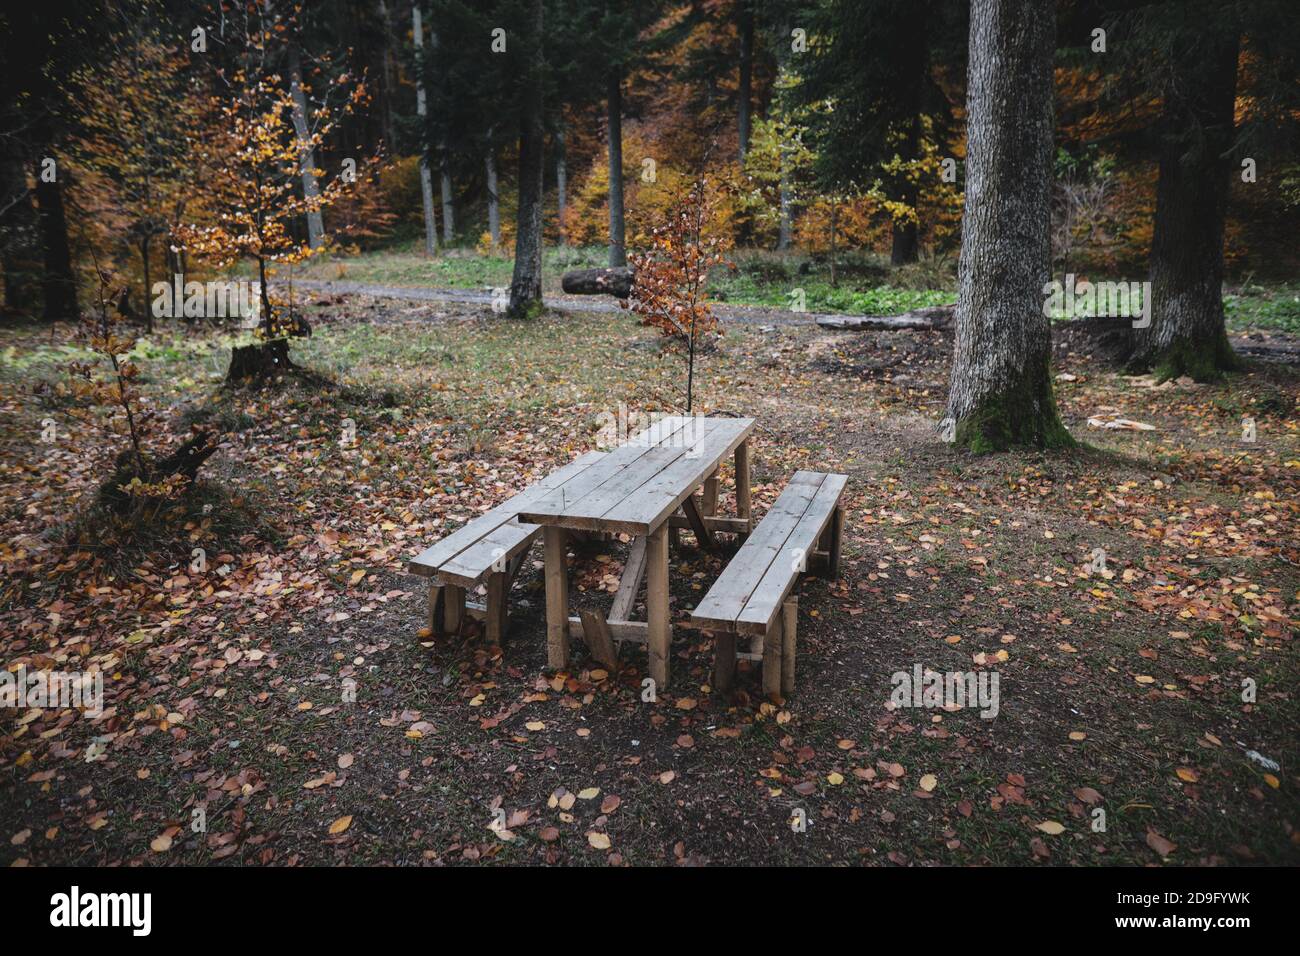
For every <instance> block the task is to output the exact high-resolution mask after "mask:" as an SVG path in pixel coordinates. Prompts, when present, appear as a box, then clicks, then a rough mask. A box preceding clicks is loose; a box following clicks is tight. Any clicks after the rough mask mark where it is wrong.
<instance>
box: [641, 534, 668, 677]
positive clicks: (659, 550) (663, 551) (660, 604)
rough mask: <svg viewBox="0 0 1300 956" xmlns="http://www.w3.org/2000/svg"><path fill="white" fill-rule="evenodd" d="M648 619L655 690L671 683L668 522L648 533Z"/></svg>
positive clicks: (646, 603)
mask: <svg viewBox="0 0 1300 956" xmlns="http://www.w3.org/2000/svg"><path fill="white" fill-rule="evenodd" d="M645 592H646V594H645V610H646V621H647V623H648V624H649V625H650V627H649V635H648V642H647V643H648V650H649V652H650V677H651V679H652V680H653V681H654V682H655V690H656V692H659V691H663V690H664V689H665V688H666V687H667V686H668V655H669V653H670V651H671V648H672V643H673V626H672V621H670V620H669V618H668V522H666V521H665V522H664V523H663V524H661V525H660V526H659V527H658V528H656V529H655V530H654V531H652V532H650V534H649V535H648V536H647V537H646V588H645Z"/></svg>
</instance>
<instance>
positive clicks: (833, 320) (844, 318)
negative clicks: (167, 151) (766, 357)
mask: <svg viewBox="0 0 1300 956" xmlns="http://www.w3.org/2000/svg"><path fill="white" fill-rule="evenodd" d="M956 308H957V307H956V306H955V305H931V306H926V307H925V308H923V309H913V310H912V311H911V312H904V313H903V314H902V315H823V316H821V317H820V318H819V319H818V320H817V324H818V325H820V326H822V327H823V328H826V329H849V330H852V331H856V332H905V331H911V330H915V329H921V330H929V329H946V328H948V327H949V326H950V325H951V324H952V320H953V314H954V312H955V311H956Z"/></svg>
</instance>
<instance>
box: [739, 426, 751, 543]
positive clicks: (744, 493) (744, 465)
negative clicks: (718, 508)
mask: <svg viewBox="0 0 1300 956" xmlns="http://www.w3.org/2000/svg"><path fill="white" fill-rule="evenodd" d="M736 516H737V517H739V518H744V519H746V521H747V522H748V523H749V527H750V529H751V530H752V529H753V527H754V521H753V519H752V518H751V517H750V498H749V439H748V438H746V439H745V440H744V441H742V442H741V443H740V444H739V445H737V446H736ZM747 537H749V535H748V534H742V535H739V538H740V540H741V541H744V540H745V538H747Z"/></svg>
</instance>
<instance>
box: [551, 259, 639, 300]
mask: <svg viewBox="0 0 1300 956" xmlns="http://www.w3.org/2000/svg"><path fill="white" fill-rule="evenodd" d="M560 288H562V289H563V290H564V291H565V292H567V293H568V294H569V295H612V296H614V297H615V298H619V299H626V298H627V297H628V296H629V295H630V294H631V292H632V270H631V269H628V268H626V267H621V268H615V269H574V270H573V271H572V272H566V273H565V274H564V278H563V279H561V280H560Z"/></svg>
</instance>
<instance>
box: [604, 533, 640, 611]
mask: <svg viewBox="0 0 1300 956" xmlns="http://www.w3.org/2000/svg"><path fill="white" fill-rule="evenodd" d="M644 577H645V538H644V537H639V538H637V539H636V540H635V541H633V542H632V548H631V550H629V551H628V554H627V563H626V564H624V565H623V577H622V578H621V579H620V580H619V582H618V593H617V594H615V595H614V603H613V604H611V605H610V608H609V619H610V620H611V621H626V620H627V619H628V618H629V617H631V616H632V608H633V607H634V606H636V595H637V592H638V591H639V590H640V589H641V579H642V578H644Z"/></svg>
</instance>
